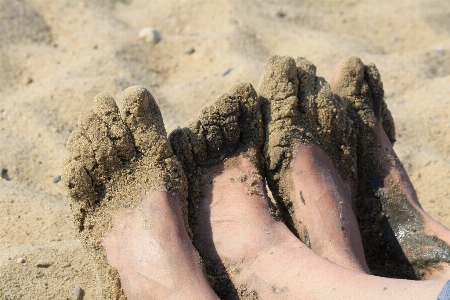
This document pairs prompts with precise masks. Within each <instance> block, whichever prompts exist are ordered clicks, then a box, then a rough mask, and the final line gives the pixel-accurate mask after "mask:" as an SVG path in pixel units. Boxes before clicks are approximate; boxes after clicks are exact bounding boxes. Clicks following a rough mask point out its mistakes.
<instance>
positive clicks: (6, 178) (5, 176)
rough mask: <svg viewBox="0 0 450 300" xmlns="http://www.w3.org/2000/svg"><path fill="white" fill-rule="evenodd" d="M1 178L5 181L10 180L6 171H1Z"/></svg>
mask: <svg viewBox="0 0 450 300" xmlns="http://www.w3.org/2000/svg"><path fill="white" fill-rule="evenodd" d="M2 178H3V179H5V180H11V179H10V178H9V176H8V169H2Z"/></svg>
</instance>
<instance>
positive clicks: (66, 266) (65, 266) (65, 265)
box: [62, 262, 71, 268]
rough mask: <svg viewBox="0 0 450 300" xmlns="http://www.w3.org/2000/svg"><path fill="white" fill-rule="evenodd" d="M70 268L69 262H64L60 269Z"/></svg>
mask: <svg viewBox="0 0 450 300" xmlns="http://www.w3.org/2000/svg"><path fill="white" fill-rule="evenodd" d="M70 266H71V264H70V262H66V263H65V264H64V265H63V266H62V267H63V268H68V267H70Z"/></svg>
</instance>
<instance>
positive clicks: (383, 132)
mask: <svg viewBox="0 0 450 300" xmlns="http://www.w3.org/2000/svg"><path fill="white" fill-rule="evenodd" d="M332 86H333V90H334V91H335V92H336V93H337V94H339V95H340V96H341V97H342V98H343V99H344V100H345V101H347V103H348V106H349V115H350V116H351V118H352V120H353V122H354V123H355V128H356V133H357V139H358V148H357V149H358V175H359V182H360V183H359V192H358V194H359V195H358V202H357V214H358V222H359V224H360V229H361V235H362V239H363V242H364V248H365V250H366V258H367V261H368V264H369V266H370V268H371V270H372V272H374V273H375V274H377V275H381V276H392V277H399V278H411V279H416V278H442V279H448V278H449V276H450V274H449V273H448V262H450V247H449V243H450V230H449V229H447V228H445V227H444V226H442V225H441V224H439V223H438V222H437V221H435V220H434V219H432V218H431V217H430V216H429V215H428V214H427V213H425V211H424V210H423V209H422V207H421V205H420V203H419V201H418V199H417V195H416V192H415V190H414V187H413V186H412V184H411V182H410V180H409V177H408V175H407V174H406V171H405V169H404V168H403V166H402V164H401V162H400V161H399V159H398V157H397V155H396V154H395V151H394V149H393V148H392V143H393V142H394V141H395V128H394V123H393V120H392V117H391V114H390V112H389V110H388V109H387V105H386V103H385V101H384V91H383V84H382V82H381V78H380V74H379V72H378V70H377V68H376V67H375V65H373V64H369V65H364V64H363V63H362V61H361V60H360V59H359V58H357V57H351V58H349V59H346V60H344V61H342V62H341V63H340V64H339V65H338V66H337V67H336V70H335V72H334V74H333V80H332Z"/></svg>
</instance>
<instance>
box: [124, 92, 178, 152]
mask: <svg viewBox="0 0 450 300" xmlns="http://www.w3.org/2000/svg"><path fill="white" fill-rule="evenodd" d="M120 112H121V115H122V119H123V120H124V122H125V124H126V126H127V127H128V129H129V130H130V132H131V135H132V136H133V139H134V144H135V147H136V150H137V151H138V152H139V153H141V154H145V155H147V156H148V157H152V158H154V159H156V160H163V159H166V158H168V157H170V156H171V155H172V151H171V149H170V147H169V145H168V142H167V139H166V130H165V128H164V122H163V119H162V115H161V112H160V110H159V107H158V105H157V104H156V101H155V99H154V98H153V96H152V95H151V94H150V92H149V91H148V90H146V89H145V88H143V87H140V86H132V87H129V88H127V89H126V90H125V91H124V92H123V94H122V101H121V103H120ZM162 137H164V138H162Z"/></svg>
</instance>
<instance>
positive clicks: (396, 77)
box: [0, 0, 450, 299]
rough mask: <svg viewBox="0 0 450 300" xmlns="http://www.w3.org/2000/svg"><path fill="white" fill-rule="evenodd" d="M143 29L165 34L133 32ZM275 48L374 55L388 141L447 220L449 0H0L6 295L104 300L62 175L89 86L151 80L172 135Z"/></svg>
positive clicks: (0, 199)
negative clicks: (80, 294)
mask: <svg viewBox="0 0 450 300" xmlns="http://www.w3.org/2000/svg"><path fill="white" fill-rule="evenodd" d="M148 26H151V27H154V28H156V29H157V30H158V31H159V33H160V35H161V40H160V42H159V43H156V44H155V43H153V42H146V41H145V40H144V39H140V38H139V34H138V33H139V31H140V30H141V29H142V28H144V27H148ZM274 54H286V55H291V56H294V57H297V56H304V57H306V58H308V59H310V60H311V61H312V62H313V63H315V64H316V66H317V73H318V74H319V75H320V76H323V77H325V78H326V79H327V80H330V77H331V73H332V71H333V68H334V66H335V65H336V64H337V63H338V62H339V61H340V60H341V59H343V58H346V57H348V56H350V55H356V56H360V57H361V58H362V59H363V61H364V62H366V63H368V62H374V63H375V64H376V65H377V66H378V69H379V70H380V72H381V75H382V79H383V81H384V87H385V91H386V102H387V103H388V105H389V108H390V109H391V111H392V113H393V116H394V118H395V121H396V127H397V144H396V145H395V150H396V151H397V153H398V154H399V156H400V158H401V160H402V162H403V163H404V165H405V167H406V169H407V171H408V173H409V175H410V176H411V179H412V181H413V183H414V184H415V186H416V189H417V193H418V195H419V198H420V200H421V203H422V205H423V207H424V208H425V210H426V211H428V212H429V213H430V214H431V215H432V216H433V217H435V218H436V219H438V220H439V221H440V222H441V223H443V224H445V225H447V226H450V184H449V183H450V180H449V178H450V118H449V114H450V96H449V95H450V2H449V1H448V0H403V1H399V0H397V1H395V0H394V1H392V0H390V1H387V0H342V1H341V0H324V1H317V0H297V1H294V0H285V1H276V0H259V1H258V0H242V1H222V0H213V1H198V0H181V1H178V0H159V1H148V0H147V1H144V0H128V1H125V0H124V1H119V0H116V1H114V0H92V1H77V0H53V1H51V0H0V168H1V169H2V178H1V179H0V299H72V298H73V292H74V287H75V285H78V286H80V287H81V288H83V289H84V290H85V292H86V293H85V297H84V299H97V297H98V291H97V289H96V287H95V276H94V274H93V273H92V270H91V267H90V266H89V260H88V258H87V257H86V256H85V255H84V252H83V250H82V248H81V244H80V243H79V242H78V241H77V240H76V238H75V236H74V229H73V227H72V224H71V214H70V208H69V197H68V194H67V193H66V191H65V190H64V187H63V185H62V182H57V181H58V176H59V175H60V169H61V165H62V162H63V159H64V158H65V157H66V155H67V151H66V149H65V147H64V145H65V141H66V139H67V137H68V135H69V133H70V132H71V131H72V130H74V129H75V128H76V126H77V118H78V116H79V115H80V114H81V113H82V112H83V111H84V110H86V109H88V108H90V106H91V100H92V99H93V97H94V96H95V95H96V94H97V93H100V92H107V93H109V94H111V95H112V96H114V97H115V98H116V99H117V98H119V97H120V95H121V92H122V90H123V89H125V88H126V87H128V86H131V85H135V84H139V85H142V86H144V87H146V88H147V89H149V90H150V91H151V93H152V94H153V95H154V97H155V98H156V99H157V102H158V104H159V106H160V108H161V110H162V113H163V116H164V119H165V123H166V128H167V131H168V132H170V131H171V130H172V129H174V128H176V127H177V126H181V125H183V124H184V123H185V122H186V121H188V120H189V119H191V118H193V117H194V116H195V115H196V114H197V113H198V112H199V110H200V109H201V108H202V107H203V106H205V105H207V104H209V103H211V102H212V101H213V100H214V98H215V96H216V95H218V94H219V93H221V92H224V91H225V90H226V89H227V88H228V87H230V86H231V85H232V84H234V83H237V82H240V81H245V82H251V83H252V84H253V85H254V86H255V88H256V87H257V83H258V79H259V76H260V74H261V71H262V69H263V67H264V65H265V63H266V61H267V60H268V59H269V58H270V57H271V56H272V55H274ZM55 182H56V183H55Z"/></svg>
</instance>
